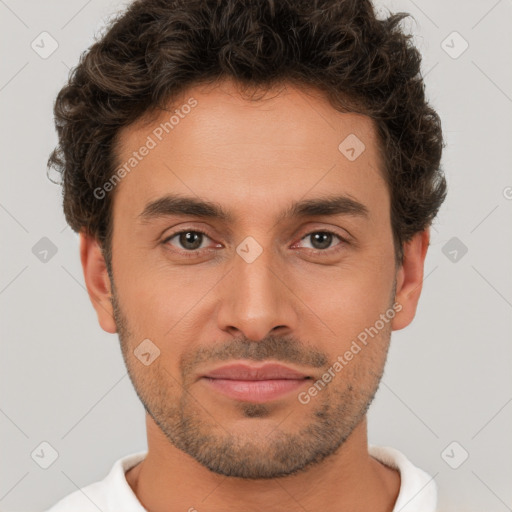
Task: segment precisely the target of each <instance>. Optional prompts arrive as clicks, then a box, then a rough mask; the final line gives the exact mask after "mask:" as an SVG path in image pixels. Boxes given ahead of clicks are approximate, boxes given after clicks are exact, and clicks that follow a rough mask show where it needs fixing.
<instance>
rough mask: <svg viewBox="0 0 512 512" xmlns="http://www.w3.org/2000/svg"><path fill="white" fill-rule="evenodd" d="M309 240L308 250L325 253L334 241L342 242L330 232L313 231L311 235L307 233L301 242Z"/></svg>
mask: <svg viewBox="0 0 512 512" xmlns="http://www.w3.org/2000/svg"><path fill="white" fill-rule="evenodd" d="M307 239H309V240H310V245H311V247H309V248H310V249H314V250H317V251H326V250H327V249H330V248H331V245H332V243H333V241H335V239H338V240H341V241H343V239H342V238H341V237H340V236H339V235H336V234H335V233H331V232H330V231H314V232H312V233H308V234H307V235H306V236H305V237H303V238H302V240H307Z"/></svg>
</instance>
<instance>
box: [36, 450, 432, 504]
mask: <svg viewBox="0 0 512 512" xmlns="http://www.w3.org/2000/svg"><path fill="white" fill-rule="evenodd" d="M369 452H370V455H371V456H372V457H373V458H375V459H377V460H379V461H380V462H382V463H383V464H385V465H386V466H389V467H392V468H394V469H397V470H398V471H399V472H400V480H401V482H400V493H399V494H398V498H397V500H396V503H395V506H394V508H393V512H435V510H436V503H437V488H436V484H435V482H434V479H433V478H431V477H430V476H429V475H428V474H427V473H425V472H424V471H422V470H421V469H419V468H417V467H416V466H414V465H413V464H412V463H411V462H410V461H409V460H408V459H407V458H406V457H405V455H403V454H402V453H401V452H399V451H398V450H395V449H394V448H388V447H380V446H370V447H369ZM146 455H147V451H144V452H137V453H132V454H131V455H127V456H126V457H122V458H121V459H119V460H117V461H116V462H115V463H114V465H113V466H112V469H111V470H110V473H109V474H108V475H107V476H106V477H105V478H104V479H103V480H101V481H99V482H95V483H93V484H90V485H87V486H86V487H82V488H81V489H80V490H78V491H75V492H73V493H71V494H69V495H68V496H66V497H64V498H62V499H61V500H60V501H59V502H58V503H56V504H55V505H54V506H53V507H51V508H50V509H48V510H47V511H46V512H98V510H101V511H102V512H120V511H121V510H122V511H123V512H147V510H146V509H145V508H144V507H143V506H142V505H141V503H140V501H139V500H138V499H137V496H136V495H135V494H134V492H133V491H132V488H131V487H130V485H129V484H128V482H127V481H126V477H125V473H126V471H128V470H129V469H130V468H132V467H133V466H135V465H136V464H138V463H139V462H140V461H141V460H143V459H144V457H145V456H146Z"/></svg>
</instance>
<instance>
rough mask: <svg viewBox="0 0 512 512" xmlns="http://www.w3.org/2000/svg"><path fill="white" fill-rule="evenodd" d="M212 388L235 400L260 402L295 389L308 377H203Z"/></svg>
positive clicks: (273, 398)
mask: <svg viewBox="0 0 512 512" xmlns="http://www.w3.org/2000/svg"><path fill="white" fill-rule="evenodd" d="M203 380H204V381H205V382H206V383H207V384H208V385H209V386H211V387H212V388H213V389H214V390H216V391H218V392H219V393H222V394H223V395H226V396H228V397H230V398H234V399H235V400H242V401H246V402H255V403H262V402H267V401H269V400H275V399H277V398H279V397H281V396H284V395H286V394H287V393H290V392H291V391H295V390H297V389H298V388H300V387H301V386H303V385H304V383H305V382H307V381H308V379H273V380H229V379H212V378H209V377H204V378H203Z"/></svg>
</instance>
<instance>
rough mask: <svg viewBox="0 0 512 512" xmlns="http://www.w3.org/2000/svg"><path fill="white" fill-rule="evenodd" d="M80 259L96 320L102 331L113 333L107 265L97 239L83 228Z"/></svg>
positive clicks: (110, 291)
mask: <svg viewBox="0 0 512 512" xmlns="http://www.w3.org/2000/svg"><path fill="white" fill-rule="evenodd" d="M80 260H81V261H82V268H83V271H84V278H85V285H86V287H87V292H88V293H89V298H90V299H91V302H92V305H93V307H94V309H95V310H96V314H97V315H98V322H99V324H100V326H101V328H102V329H103V330H104V331H106V332H109V333H111V334H114V333H116V332H117V327H116V323H115V321H114V313H113V309H112V304H111V302H110V299H111V297H112V287H111V283H110V277H109V275H108V272H107V265H106V263H105V259H104V257H103V254H102V252H101V248H100V245H99V244H98V241H97V240H96V238H94V237H93V236H91V235H90V234H88V233H87V232H86V231H84V230H82V231H81V232H80Z"/></svg>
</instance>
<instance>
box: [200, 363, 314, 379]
mask: <svg viewBox="0 0 512 512" xmlns="http://www.w3.org/2000/svg"><path fill="white" fill-rule="evenodd" d="M203 377H210V378H212V379H230V380H271V379H289V380H291V379H305V378H308V376H307V375H305V374H303V373H301V372H298V371H297V370H294V369H292V368H289V367H287V366H283V365H281V364H275V363H267V364H264V365H263V366H250V365H247V364H230V365H226V366H221V367H220V368H216V369H214V370H211V371H209V372H208V373H206V374H205V375H203Z"/></svg>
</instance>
